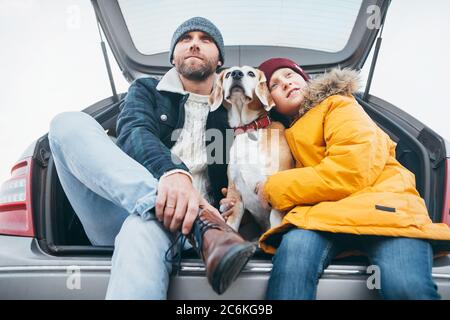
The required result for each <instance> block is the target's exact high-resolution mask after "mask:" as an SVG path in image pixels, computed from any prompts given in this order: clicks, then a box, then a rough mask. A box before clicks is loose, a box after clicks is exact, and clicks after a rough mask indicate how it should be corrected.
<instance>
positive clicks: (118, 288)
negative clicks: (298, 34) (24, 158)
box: [49, 17, 255, 299]
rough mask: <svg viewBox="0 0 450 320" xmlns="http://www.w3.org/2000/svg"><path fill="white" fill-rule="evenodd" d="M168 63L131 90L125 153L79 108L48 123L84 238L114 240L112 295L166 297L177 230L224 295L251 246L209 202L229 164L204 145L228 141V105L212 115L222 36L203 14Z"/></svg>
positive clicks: (122, 128)
mask: <svg viewBox="0 0 450 320" xmlns="http://www.w3.org/2000/svg"><path fill="white" fill-rule="evenodd" d="M170 61H171V63H172V64H173V65H175V67H174V68H172V69H171V70H170V71H169V72H168V73H167V74H166V75H165V76H164V77H163V78H162V79H161V81H159V82H158V81H157V80H155V79H152V78H143V79H138V80H136V81H135V82H134V83H133V84H132V85H131V86H130V88H129V91H128V94H127V97H126V99H125V102H124V104H123V106H122V110H121V112H120V114H119V117H118V120H117V134H118V137H117V146H119V147H120V149H122V150H123V151H124V152H125V153H126V154H125V153H124V152H122V150H120V149H119V148H117V146H116V145H115V144H114V143H113V142H112V141H111V139H110V138H109V137H107V135H106V134H105V132H104V130H103V129H102V127H101V126H100V125H99V124H98V123H97V122H95V120H94V119H93V118H91V117H89V116H87V115H85V114H83V113H81V112H72V113H63V114H61V115H58V116H57V117H55V119H53V121H52V123H51V127H50V133H49V141H50V146H51V149H52V154H53V157H54V160H55V165H56V169H57V172H58V175H59V178H60V181H61V184H62V186H63V188H64V191H65V192H66V194H67V197H68V199H69V201H70V203H71V204H72V207H73V208H74V210H75V212H76V213H77V215H78V216H79V218H80V221H81V222H82V224H83V227H84V229H85V231H86V234H87V235H88V237H89V239H90V241H91V242H92V244H94V245H112V244H113V243H114V242H115V250H114V254H113V258H112V270H111V278H110V282H109V286H108V291H107V295H106V298H107V299H124V298H125V299H165V298H166V297H167V289H168V284H169V276H170V272H171V263H170V262H169V261H167V259H165V258H166V253H168V251H169V249H170V248H171V244H173V242H174V236H173V234H172V233H173V232H176V231H178V230H180V229H181V232H182V233H183V234H184V235H188V236H189V239H190V241H191V242H192V243H193V245H194V248H195V249H197V251H198V253H199V255H200V256H201V257H202V259H203V260H204V262H205V265H206V271H207V276H208V280H209V282H210V283H211V285H212V287H213V289H214V290H215V291H216V292H218V293H222V292H224V291H225V290H226V289H227V287H228V286H229V284H230V283H231V282H232V281H233V280H234V279H235V278H236V276H237V275H238V273H239V272H240V270H241V269H242V268H243V267H244V265H245V264H246V262H247V261H248V259H249V258H250V256H251V255H252V254H253V252H254V250H255V247H254V245H253V244H251V243H249V242H246V241H244V240H243V239H242V238H241V237H240V236H239V235H238V234H237V233H235V232H234V231H232V230H231V228H229V227H228V226H227V225H226V224H225V222H224V220H223V218H222V217H221V216H220V214H219V212H218V211H217V210H216V209H215V208H214V207H213V206H211V205H210V204H209V203H208V201H211V202H212V203H213V204H214V205H216V206H217V205H218V203H219V200H220V198H221V192H220V190H221V188H223V187H225V186H226V185H227V178H226V164H225V163H224V162H220V161H223V159H218V161H217V162H214V161H211V157H210V155H209V154H208V152H207V151H206V150H207V149H206V147H207V146H206V142H205V141H206V137H205V135H206V130H207V129H215V130H218V131H220V132H221V133H222V134H223V136H225V130H226V129H227V128H228V126H227V118H226V110H225V109H224V108H223V106H221V107H219V108H217V109H216V110H211V108H210V107H209V105H208V102H207V101H208V95H209V94H210V92H211V91H212V88H213V84H214V80H215V77H216V75H215V70H216V69H217V68H218V67H219V66H221V65H222V64H223V61H224V44H223V40H222V35H221V33H220V31H219V30H218V29H217V28H216V26H214V25H213V24H212V23H211V22H210V21H209V20H207V19H204V18H201V17H195V18H192V19H189V20H187V21H185V22H184V23H183V24H181V25H180V26H179V27H178V28H177V30H176V31H175V33H174V35H173V38H172V43H171V48H170ZM220 151H221V152H223V153H226V152H227V150H226V144H225V143H224V145H223V150H220ZM209 163H212V164H211V165H208V164H209ZM158 180H159V181H158ZM199 209H203V210H200V213H199ZM119 230H120V232H119ZM116 235H117V237H116ZM114 239H115V240H114Z"/></svg>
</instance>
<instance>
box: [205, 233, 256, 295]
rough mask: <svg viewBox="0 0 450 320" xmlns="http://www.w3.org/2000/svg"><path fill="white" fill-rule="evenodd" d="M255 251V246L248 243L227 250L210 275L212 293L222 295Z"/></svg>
mask: <svg viewBox="0 0 450 320" xmlns="http://www.w3.org/2000/svg"><path fill="white" fill-rule="evenodd" d="M255 251H256V245H255V244H253V243H250V242H247V243H243V244H238V245H236V246H234V247H233V248H232V249H231V250H229V251H228V252H227V253H226V254H225V256H224V257H223V258H222V260H221V261H220V263H219V265H218V266H217V267H216V269H215V271H214V274H213V275H212V283H211V286H212V288H213V289H214V291H215V292H217V293H218V294H222V293H224V292H225V291H226V290H227V289H228V287H229V286H230V284H232V283H233V282H234V280H236V278H237V277H238V276H239V274H240V273H241V271H242V269H244V267H245V265H246V264H247V262H248V260H250V258H251V257H252V256H253V254H254V253H255Z"/></svg>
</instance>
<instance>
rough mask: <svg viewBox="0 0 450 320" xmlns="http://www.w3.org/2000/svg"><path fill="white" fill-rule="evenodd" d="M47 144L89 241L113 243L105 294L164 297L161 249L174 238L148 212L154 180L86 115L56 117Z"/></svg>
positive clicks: (167, 270) (112, 296) (167, 266)
mask: <svg viewBox="0 0 450 320" xmlns="http://www.w3.org/2000/svg"><path fill="white" fill-rule="evenodd" d="M49 142H50V148H51V151H52V155H53V159H54V162H55V166H56V170H57V173H58V177H59V180H60V181H61V185H62V187H63V189H64V192H65V193H66V195H67V198H68V199H69V201H70V203H71V205H72V207H73V209H74V210H75V212H76V213H77V215H78V217H79V219H80V221H81V223H82V224H83V227H84V230H85V231H86V234H87V236H88V238H89V240H90V241H91V243H92V244H93V245H96V246H112V245H114V244H115V249H114V254H113V257H112V268H111V277H110V280H109V285H108V290H107V294H106V298H107V299H165V298H166V297H167V289H168V286H169V275H170V273H171V264H170V263H168V262H166V261H165V253H166V251H167V249H168V248H169V247H170V245H171V244H172V241H174V236H173V235H172V234H171V233H170V232H168V231H167V230H166V229H165V228H164V226H162V225H161V223H160V222H159V221H158V220H157V219H156V218H155V215H154V213H152V211H151V209H153V207H154V205H155V201H156V191H157V186H158V181H157V180H156V179H155V178H154V177H153V176H152V175H151V174H150V172H149V171H148V170H147V169H146V168H144V167H143V166H142V165H140V164H139V163H138V162H136V161H135V160H133V159H132V158H130V157H129V156H128V155H127V154H125V153H124V152H123V151H122V150H121V149H120V148H119V147H117V146H116V145H115V144H114V142H113V141H112V140H111V139H110V138H109V137H108V136H107V134H106V133H105V131H104V130H103V128H102V127H101V126H100V125H99V124H98V123H97V122H96V121H95V120H94V119H93V118H92V117H90V116H89V115H87V114H85V113H82V112H66V113H62V114H59V115H57V116H56V117H55V118H54V119H53V121H52V123H51V124H50V131H49ZM188 247H189V244H188V243H186V247H185V248H188Z"/></svg>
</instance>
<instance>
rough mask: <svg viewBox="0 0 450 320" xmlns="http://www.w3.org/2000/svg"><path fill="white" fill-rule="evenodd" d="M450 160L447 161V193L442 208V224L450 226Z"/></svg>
mask: <svg viewBox="0 0 450 320" xmlns="http://www.w3.org/2000/svg"><path fill="white" fill-rule="evenodd" d="M449 170H450V159H447V160H446V161H445V191H444V192H445V193H444V207H443V208H442V222H443V223H446V224H447V225H448V226H450V171H449Z"/></svg>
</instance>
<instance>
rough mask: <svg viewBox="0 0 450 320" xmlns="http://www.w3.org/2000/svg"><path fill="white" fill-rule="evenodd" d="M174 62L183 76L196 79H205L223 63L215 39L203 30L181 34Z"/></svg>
mask: <svg viewBox="0 0 450 320" xmlns="http://www.w3.org/2000/svg"><path fill="white" fill-rule="evenodd" d="M172 63H173V64H174V65H175V67H176V69H177V71H178V72H179V73H180V74H181V75H182V76H184V77H185V78H187V79H189V80H194V81H202V80H205V79H206V78H207V77H209V76H210V75H211V74H213V73H215V71H216V69H217V66H220V65H221V64H220V62H219V49H218V48H217V46H216V44H215V43H214V40H213V39H212V38H211V36H209V35H208V34H206V33H204V32H202V31H191V32H188V33H186V34H184V35H183V36H181V38H180V40H178V42H177V44H176V45H175V50H174V52H173V60H172Z"/></svg>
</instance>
